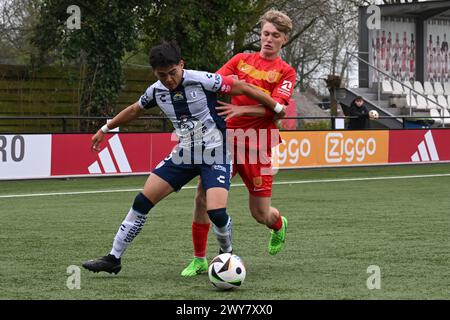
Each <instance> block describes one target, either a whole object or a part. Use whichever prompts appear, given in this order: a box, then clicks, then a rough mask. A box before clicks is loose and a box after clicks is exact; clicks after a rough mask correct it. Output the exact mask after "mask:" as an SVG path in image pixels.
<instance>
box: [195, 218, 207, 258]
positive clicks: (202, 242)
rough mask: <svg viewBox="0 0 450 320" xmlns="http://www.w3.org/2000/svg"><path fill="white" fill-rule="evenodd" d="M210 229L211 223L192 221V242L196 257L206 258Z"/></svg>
mask: <svg viewBox="0 0 450 320" xmlns="http://www.w3.org/2000/svg"><path fill="white" fill-rule="evenodd" d="M208 231H209V223H197V222H192V242H193V243H194V257H197V258H206V244H207V243H208Z"/></svg>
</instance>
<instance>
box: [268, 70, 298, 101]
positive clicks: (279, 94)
mask: <svg viewBox="0 0 450 320" xmlns="http://www.w3.org/2000/svg"><path fill="white" fill-rule="evenodd" d="M296 78H297V73H296V72H295V70H294V69H293V68H288V69H287V70H286V71H285V72H284V73H283V75H282V77H281V79H280V81H279V82H278V84H277V86H276V87H275V88H274V89H273V91H272V98H274V99H275V100H276V101H278V102H283V104H285V105H288V104H289V99H290V98H291V96H292V93H293V91H294V86H295V81H296ZM280 100H281V101H280Z"/></svg>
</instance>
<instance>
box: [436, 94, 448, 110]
mask: <svg viewBox="0 0 450 320" xmlns="http://www.w3.org/2000/svg"><path fill="white" fill-rule="evenodd" d="M437 103H438V105H440V106H443V107H444V108H445V109H448V103H447V99H445V97H444V96H443V95H442V94H441V95H438V97H437Z"/></svg>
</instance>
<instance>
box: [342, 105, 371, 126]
mask: <svg viewBox="0 0 450 320" xmlns="http://www.w3.org/2000/svg"><path fill="white" fill-rule="evenodd" d="M355 100H356V99H355ZM355 100H353V102H352V103H351V105H350V108H349V109H348V115H349V116H356V117H358V118H351V119H349V122H348V126H347V129H353V130H357V129H368V128H370V123H369V110H367V108H366V106H365V105H364V104H363V105H362V106H361V107H358V106H357V105H356V102H355Z"/></svg>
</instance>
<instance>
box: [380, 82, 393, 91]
mask: <svg viewBox="0 0 450 320" xmlns="http://www.w3.org/2000/svg"><path fill="white" fill-rule="evenodd" d="M381 93H383V94H392V86H391V83H390V82H389V81H388V80H383V82H381Z"/></svg>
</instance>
